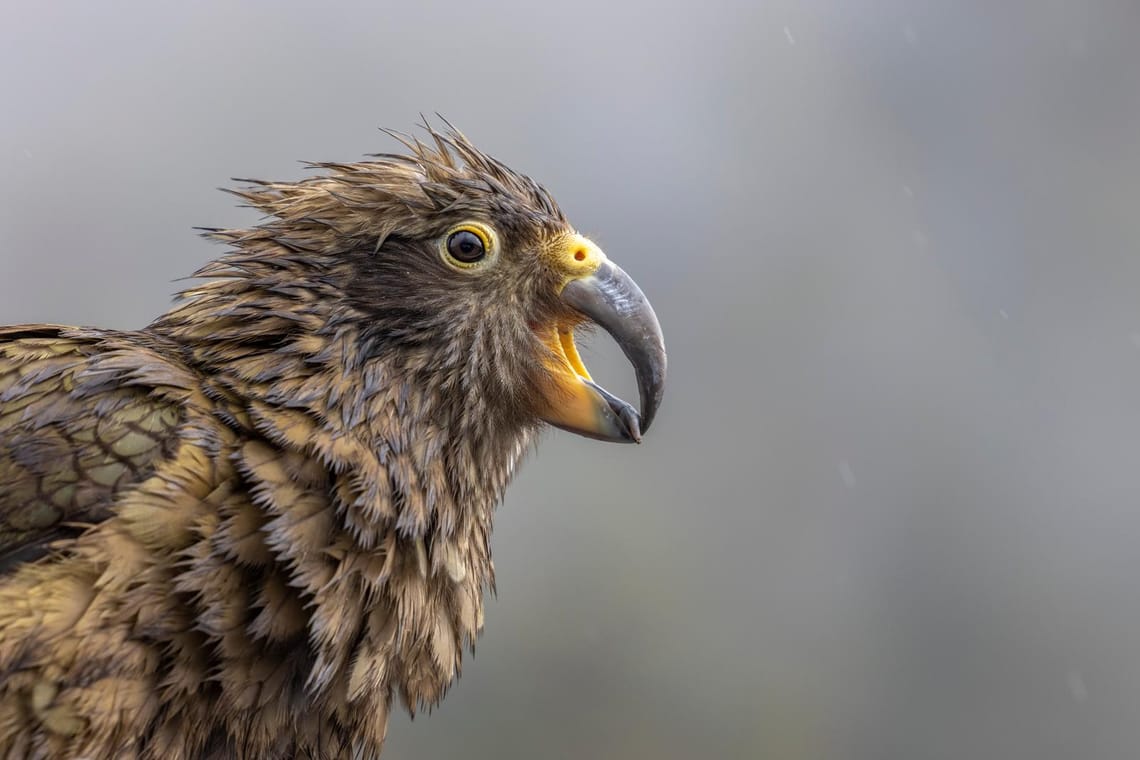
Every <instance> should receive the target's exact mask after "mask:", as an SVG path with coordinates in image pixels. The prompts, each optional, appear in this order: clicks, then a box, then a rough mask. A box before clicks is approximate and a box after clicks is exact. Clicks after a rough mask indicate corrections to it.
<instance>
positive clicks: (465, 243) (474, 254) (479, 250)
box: [447, 230, 487, 264]
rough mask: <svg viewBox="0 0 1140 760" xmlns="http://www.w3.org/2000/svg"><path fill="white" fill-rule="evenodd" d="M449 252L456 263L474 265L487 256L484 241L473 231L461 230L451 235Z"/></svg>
mask: <svg viewBox="0 0 1140 760" xmlns="http://www.w3.org/2000/svg"><path fill="white" fill-rule="evenodd" d="M447 252H448V253H450V254H451V258H453V259H455V260H456V261H462V262H463V263H464V264H473V263H475V262H476V261H478V260H479V259H481V258H483V257H484V256H486V255H487V247H486V246H485V245H483V240H482V239H481V238H480V237H479V236H478V235H476V234H475V233H474V232H472V231H471V230H460V231H459V232H453V233H451V236H450V237H449V238H448V239H447Z"/></svg>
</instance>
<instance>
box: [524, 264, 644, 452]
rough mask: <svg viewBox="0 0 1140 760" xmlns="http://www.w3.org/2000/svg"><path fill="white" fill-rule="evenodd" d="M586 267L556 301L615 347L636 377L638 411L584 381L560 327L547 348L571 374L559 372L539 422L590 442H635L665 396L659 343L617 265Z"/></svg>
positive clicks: (568, 334) (569, 336) (639, 297)
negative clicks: (554, 396)
mask: <svg viewBox="0 0 1140 760" xmlns="http://www.w3.org/2000/svg"><path fill="white" fill-rule="evenodd" d="M599 254H600V252H599ZM591 269H592V271H590V272H588V273H586V274H584V275H583V276H580V277H576V278H574V279H572V280H570V281H569V282H568V283H567V284H566V285H565V287H563V289H562V294H561V297H562V300H563V301H564V302H565V303H566V304H567V305H569V306H571V307H573V308H574V309H576V310H577V311H578V312H580V313H581V314H582V315H583V316H585V317H587V318H588V319H590V320H591V321H593V322H594V323H596V324H597V325H598V326H599V327H601V328H602V329H604V330H605V331H606V332H608V333H609V334H610V335H611V336H613V338H614V340H615V341H617V344H618V345H619V346H621V350H622V351H623V352H624V353H625V356H626V358H627V359H629V361H630V363H631V364H633V369H634V372H635V373H636V374H637V389H638V395H639V396H640V397H641V412H640V413H638V411H637V410H636V409H634V408H633V406H632V405H630V404H629V403H627V402H625V401H623V400H622V399H620V398H618V397H617V396H615V395H613V394H612V393H610V392H609V391H607V390H606V389H605V388H602V387H601V386H599V385H597V384H596V383H595V382H594V381H593V380H592V379H591V378H590V375H589V373H588V372H587V371H586V368H585V366H584V365H583V364H582V360H581V358H580V357H579V356H578V351H577V348H576V347H575V346H574V337H573V331H572V329H571V328H560V329H559V330H558V341H557V343H558V345H557V346H552V348H555V349H556V351H557V352H558V353H559V354H560V355H561V357H562V358H563V359H564V360H565V364H567V365H569V366H568V367H567V369H571V370H572V372H563V373H562V375H561V377H560V383H559V384H560V385H561V386H562V391H563V393H562V394H560V395H561V399H559V400H557V401H554V403H552V404H551V405H550V408H549V409H548V413H547V414H546V415H545V419H546V421H547V422H549V423H551V424H553V425H556V426H558V427H561V428H563V429H565V430H569V431H571V432H574V433H578V434H579V435H584V436H588V437H590V438H597V439H599V440H603V441H614V442H619V443H640V442H641V436H642V434H643V433H644V432H645V431H646V430H648V429H649V426H650V425H651V424H652V423H653V418H654V416H655V415H656V414H657V409H658V407H660V406H661V398H662V396H664V393H665V363H666V362H665V339H664V336H663V335H662V334H661V325H660V323H658V321H657V315H656V314H655V313H654V312H653V307H652V306H650V305H649V299H647V298H646V297H645V294H644V293H642V292H641V288H639V287H638V286H637V283H635V282H634V281H633V279H632V278H631V277H630V276H629V275H628V274H626V273H625V272H624V271H622V269H621V267H619V266H617V265H616V264H614V263H613V262H611V261H609V260H608V259H606V258H604V257H602V256H600V255H599V257H598V260H597V265H596V267H591Z"/></svg>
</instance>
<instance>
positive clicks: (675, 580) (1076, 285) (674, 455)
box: [0, 0, 1140, 760]
mask: <svg viewBox="0 0 1140 760" xmlns="http://www.w3.org/2000/svg"><path fill="white" fill-rule="evenodd" d="M1138 32H1140V5H1137V4H1136V3H1135V2H1120V3H1111V2H1083V3H1079V2H1046V1H1044V0H1041V1H1038V0H1024V1H1023V2H1004V3H986V2H982V1H981V0H975V1H974V2H954V1H952V0H946V1H945V2H940V3H916V2H902V1H901V0H867V1H866V2H841V3H840V2H822V1H820V2H808V1H801V2H792V1H790V0H789V1H785V2H761V1H757V2H751V3H743V2H740V3H733V2H725V1H724V0H719V1H717V0H714V1H713V2H701V3H697V2H695V1H694V2H688V3H676V2H664V3H662V2H649V1H648V0H645V1H643V2H634V3H620V2H613V1H612V0H611V1H610V2H597V1H594V0H588V1H587V2H572V3H571V2H564V3H556V4H536V3H532V2H521V1H519V2H513V1H512V0H497V1H496V2H492V3H488V4H481V3H471V2H455V3H449V4H437V3H417V2H412V1H411V0H405V1H404V2H400V3H392V2H370V3H359V4H338V5H335V6H334V5H329V6H325V5H323V4H317V3H302V2H296V1H295V0H294V1H293V2H288V3H278V2H244V3H229V2H220V1H216V0H215V1H213V2H194V3H187V2H179V3H158V2H151V3H141V2H140V3H134V4H127V3H115V2H100V3H88V2H27V1H24V0H6V1H5V2H4V3H3V5H2V6H0V265H2V268H0V273H2V276H0V322H34V321H48V322H63V323H79V324H97V325H103V326H113V327H140V326H142V325H145V324H146V323H147V322H148V321H149V320H150V319H151V318H152V317H153V316H155V315H156V314H158V313H160V312H161V311H162V310H164V309H165V308H166V307H167V305H168V304H169V302H170V297H171V295H172V293H173V292H174V291H175V290H176V289H177V287H178V286H177V284H176V283H174V280H175V278H178V277H181V276H185V275H188V274H189V273H190V272H192V271H193V270H194V269H195V268H196V267H197V266H199V265H200V264H202V263H203V262H204V261H206V260H207V259H208V258H210V257H211V256H213V255H216V254H217V253H219V249H217V248H215V247H213V246H211V245H210V244H208V243H206V242H204V241H202V240H199V239H198V238H196V237H195V235H194V233H193V232H192V231H191V229H190V228H191V227H192V226H194V225H223V226H225V225H246V224H251V223H253V222H254V221H255V220H256V218H255V216H254V215H253V214H252V212H249V211H248V210H242V209H238V208H236V206H235V200H234V199H233V198H231V197H229V196H226V195H224V194H222V193H219V192H216V191H214V189H213V188H215V187H217V186H220V185H226V184H229V182H228V178H229V177H231V176H256V177H265V178H281V179H289V178H296V177H298V176H301V174H302V169H301V167H300V166H299V164H298V163H296V159H314V160H321V159H332V160H351V159H354V158H357V157H359V156H360V155H361V154H364V153H367V152H376V151H382V150H389V149H391V148H392V147H393V143H392V142H391V141H390V140H389V139H388V138H386V137H385V136H384V135H382V134H381V133H379V132H377V131H376V127H378V126H388V127H394V128H398V129H410V128H411V127H412V126H413V124H414V123H415V122H416V121H417V120H418V115H419V113H420V112H421V111H423V112H425V113H429V114H430V113H432V112H435V111H439V112H441V113H443V114H444V115H446V116H447V117H448V118H450V119H451V120H453V121H454V122H455V123H456V124H457V125H458V126H459V127H460V128H461V129H463V130H464V131H465V132H466V133H467V134H468V135H469V136H470V137H472V139H474V140H475V141H476V143H477V144H479V145H480V146H482V147H483V148H484V149H486V150H488V151H489V152H491V153H492V154H494V155H496V156H498V157H499V158H501V159H503V160H505V161H506V162H508V163H509V164H511V165H512V166H514V167H516V168H518V169H520V170H522V171H524V172H526V173H529V174H531V175H532V176H534V177H536V178H537V179H539V180H540V181H541V182H543V183H544V184H546V185H547V186H548V187H550V188H551V189H552V190H553V191H554V193H555V194H556V196H557V197H558V198H559V200H560V202H561V203H562V205H563V207H564V209H565V210H566V211H567V212H568V213H569V214H570V216H571V218H572V220H574V222H575V223H576V225H577V226H578V227H579V228H580V229H581V230H582V231H583V232H585V233H587V234H590V235H592V236H593V237H594V238H595V239H596V240H597V241H598V242H599V243H600V244H601V245H602V246H603V247H604V248H605V249H606V250H607V252H608V253H609V254H610V256H611V257H612V258H614V259H615V260H617V261H619V262H620V263H621V264H622V265H623V266H624V267H625V268H626V269H627V270H628V271H630V272H631V273H632V274H633V275H634V276H635V277H636V279H637V280H638V281H639V282H640V284H641V285H642V287H643V288H644V289H645V291H646V292H647V293H648V294H649V295H650V297H651V298H652V300H653V302H654V304H655V306H656V308H657V311H658V314H659V315H660V317H661V321H662V323H663V325H664V327H665V331H666V335H667V338H668V344H669V349H670V372H671V376H670V388H669V393H668V395H667V397H666V403H665V407H664V410H663V412H662V414H661V416H660V418H659V420H660V421H659V422H658V423H657V425H656V427H655V429H654V430H653V431H652V432H651V434H650V435H649V436H648V439H647V440H646V443H645V444H644V445H643V446H641V447H617V446H605V445H601V444H596V443H593V442H590V441H587V440H585V439H582V438H576V437H572V436H569V435H566V434H561V433H559V434H551V435H549V436H547V439H546V440H545V441H544V442H543V444H542V446H541V447H540V449H539V452H538V454H537V456H536V457H533V458H532V460H531V461H529V462H528V464H527V466H526V467H525V468H524V469H523V471H522V474H521V475H520V476H519V478H518V479H517V481H516V482H515V484H514V486H513V487H512V489H511V491H510V493H509V496H508V498H507V501H506V503H505V504H504V505H503V507H502V508H501V509H500V511H499V513H498V519H497V532H496V535H495V543H494V546H495V552H496V565H497V568H498V581H499V583H498V586H499V596H498V599H497V601H494V602H493V603H492V604H491V605H490V608H489V610H488V615H487V632H486V634H485V636H484V637H483V639H482V640H481V642H480V644H479V648H478V654H477V656H476V657H475V658H474V659H472V660H468V661H467V663H466V667H465V673H464V676H463V678H462V679H461V680H460V682H459V683H458V685H457V686H456V687H455V688H454V689H453V690H452V692H451V693H450V695H449V697H448V698H447V699H446V701H445V702H444V703H443V706H442V707H441V708H439V709H438V710H436V711H435V712H434V713H433V714H432V715H430V716H422V717H419V718H417V719H416V720H415V721H414V722H411V721H408V720H407V719H406V718H403V719H399V720H397V721H396V722H395V723H394V725H393V727H392V730H391V732H390V734H389V736H390V739H389V745H388V752H387V755H389V756H390V757H392V758H393V759H400V758H446V757H463V758H483V757H485V758H503V757H508V758H514V757H517V758H691V757H711V758H720V757H723V758H737V757H739V758H776V759H778V760H781V759H783V758H811V759H814V758H829V759H830V758H837V759H847V758H856V759H860V760H861V759H864V758H865V759H867V760H879V759H891V760H893V759H895V758H897V759H898V760H910V759H912V758H923V759H925V758H932V759H933V758H946V759H947V760H957V759H959V758H1003V759H1004V758H1135V757H1137V756H1138V755H1140V594H1138V592H1137V579H1138V578H1140V299H1138V297H1137V294H1138V293H1140V252H1138V251H1137V242H1138V241H1140V214H1138V213H1137V204H1138V199H1140V78H1138V77H1140V45H1138V44H1137V42H1136V40H1137V34H1138ZM586 360H587V362H588V363H590V364H591V365H592V367H593V368H594V369H595V370H596V374H598V375H600V376H601V378H602V379H603V380H604V381H605V382H606V383H607V384H608V385H610V386H611V388H612V389H613V390H615V391H617V392H619V393H623V394H628V393H630V392H631V391H632V389H633V378H632V371H631V370H630V369H629V367H628V365H626V364H625V362H624V360H623V359H622V358H621V356H620V353H619V352H618V351H617V349H616V348H614V347H613V346H612V344H611V343H609V342H608V341H607V340H606V339H604V336H603V337H600V338H599V339H597V340H595V346H594V348H593V349H592V350H591V351H590V352H589V353H587V355H586Z"/></svg>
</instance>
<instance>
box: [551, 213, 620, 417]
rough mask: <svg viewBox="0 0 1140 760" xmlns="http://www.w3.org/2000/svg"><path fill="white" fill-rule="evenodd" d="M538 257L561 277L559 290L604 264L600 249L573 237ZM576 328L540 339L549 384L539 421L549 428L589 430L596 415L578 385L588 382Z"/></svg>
mask: <svg viewBox="0 0 1140 760" xmlns="http://www.w3.org/2000/svg"><path fill="white" fill-rule="evenodd" d="M542 257H543V258H544V259H546V262H547V266H549V267H550V268H551V269H553V270H554V271H556V272H558V273H560V274H562V275H563V278H564V279H563V283H562V286H563V287H565V285H566V283H568V282H570V281H571V280H575V279H578V278H581V277H588V276H590V275H592V274H593V273H594V272H596V271H597V270H598V267H599V266H601V264H602V262H603V261H605V260H606V255H605V254H604V253H602V249H601V248H599V247H598V246H597V245H595V244H594V243H593V241H591V240H589V239H588V238H586V237H584V236H582V235H579V234H577V233H569V234H566V235H562V236H560V237H558V238H556V239H555V240H553V241H551V243H550V245H549V246H547V248H546V249H545V251H543V253H542ZM576 324H577V323H572V324H559V325H551V326H550V327H549V328H546V329H544V330H543V334H542V336H541V337H542V342H543V343H544V344H545V345H546V347H547V348H548V349H550V353H549V354H548V355H547V356H546V365H547V368H548V369H549V370H550V377H551V380H552V383H551V387H549V388H548V389H547V390H546V393H545V394H544V395H545V400H546V407H547V408H546V409H545V410H544V414H543V417H544V418H545V419H546V421H547V422H549V423H551V424H552V425H558V426H559V427H564V428H569V429H582V428H589V427H592V426H593V425H594V424H595V422H594V418H595V417H596V414H597V411H596V406H597V401H596V398H595V396H596V394H595V393H594V392H593V390H592V389H591V388H590V387H589V386H587V385H586V384H585V383H583V382H582V380H583V379H585V380H591V379H592V378H591V377H590V373H589V371H587V369H586V365H585V364H583V363H582V357H581V356H579V354H578V347H577V346H576V345H574V327H575V325H576Z"/></svg>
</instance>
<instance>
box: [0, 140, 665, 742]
mask: <svg viewBox="0 0 1140 760" xmlns="http://www.w3.org/2000/svg"><path fill="white" fill-rule="evenodd" d="M428 133H429V135H430V137H431V138H432V139H431V141H430V144H423V143H421V142H420V141H418V140H415V139H412V138H400V139H401V140H402V141H403V142H404V144H405V145H406V146H407V147H408V148H409V154H408V155H406V156H405V155H388V154H384V155H380V156H375V157H372V158H371V159H370V160H368V161H364V162H361V163H353V164H317V165H314V166H315V168H317V169H319V170H321V171H322V172H323V173H322V174H321V175H320V176H316V177H312V178H309V179H306V180H303V181H300V182H295V183H271V182H247V183H246V187H245V188H244V189H241V190H237V191H235V192H236V193H237V195H239V196H240V197H241V198H243V199H244V200H245V201H246V202H247V203H249V204H250V205H251V206H253V207H255V208H257V209H259V210H261V211H262V212H264V213H265V214H266V215H267V220H266V221H265V222H264V223H263V224H262V225H261V226H258V227H255V228H253V229H248V230H209V231H208V232H207V234H208V235H209V236H210V237H212V238H213V239H215V240H219V241H221V242H223V243H225V244H227V245H228V246H229V247H230V250H229V251H228V252H227V253H225V254H224V255H223V256H222V257H220V258H219V259H218V260H216V261H215V262H213V263H211V264H209V265H207V266H206V267H204V268H203V269H202V270H201V271H200V272H198V276H199V277H202V278H206V282H204V283H203V284H200V285H198V286H196V287H192V288H190V289H189V290H187V291H185V292H184V293H183V294H182V297H181V299H180V302H179V303H178V304H177V305H176V306H175V307H174V308H173V309H172V310H171V311H170V312H169V313H167V314H166V315H164V316H162V317H160V318H159V319H158V320H156V321H155V322H154V323H152V324H151V325H150V326H149V327H147V328H146V329H144V330H141V331H137V332H116V331H111V330H98V329H86V328H82V329H81V328H74V327H60V326H50V325H32V326H21V327H11V328H0V757H7V758H79V757H91V758H104V757H107V758H111V757H114V758H154V759H156V760H157V759H159V758H162V759H163V760H176V759H178V758H232V757H238V758H293V757H298V758H335V757H359V758H372V757H376V756H377V755H378V754H379V752H380V748H381V745H382V743H383V740H384V734H385V730H386V726H387V717H388V711H389V707H390V703H391V701H392V699H393V698H397V699H399V700H400V701H401V702H402V703H403V704H404V705H405V706H406V707H407V709H409V710H413V711H414V710H415V709H417V708H420V707H423V706H430V705H433V704H436V703H437V702H438V701H439V700H440V699H441V698H442V696H443V695H444V692H445V691H446V689H447V688H448V686H449V684H451V682H452V681H453V680H454V679H455V678H456V676H457V675H458V674H459V671H460V666H461V662H462V653H463V651H464V649H466V648H468V647H469V646H470V644H471V643H472V641H473V640H474V639H475V637H476V636H477V635H478V634H479V632H480V631H481V629H482V627H483V595H484V592H485V591H486V590H487V589H488V588H490V587H492V586H493V583H494V568H493V565H492V563H491V556H490V549H489V545H488V540H489V536H490V532H491V519H492V512H493V508H494V506H495V504H496V503H497V502H498V501H499V499H500V498H501V496H502V493H503V490H504V488H505V487H506V485H507V482H508V481H509V480H510V478H511V475H512V473H513V471H514V469H515V466H516V464H517V462H518V461H519V458H520V456H521V455H522V454H523V452H524V450H526V448H527V447H528V444H529V443H530V442H531V441H532V438H533V435H534V433H535V432H536V431H537V430H538V429H539V428H540V427H541V426H542V425H543V424H544V422H550V423H553V424H556V425H559V426H562V427H566V428H569V429H572V430H575V431H577V432H580V433H583V434H586V435H590V436H593V437H599V438H604V439H608V440H622V441H628V440H639V439H640V430H639V422H640V423H642V424H641V426H642V427H645V426H648V423H649V421H650V419H651V417H652V415H653V411H654V410H655V408H656V406H657V404H658V403H659V401H660V395H661V387H662V383H663V379H664V351H663V348H662V345H661V340H660V332H659V329H658V328H657V325H656V319H655V318H653V316H652V310H651V309H650V308H649V306H648V303H647V302H645V300H644V298H643V297H642V296H641V294H640V291H638V290H637V289H636V286H633V285H632V282H631V281H629V280H628V278H627V277H626V276H625V275H624V273H622V272H621V271H620V270H619V269H617V268H616V267H613V266H612V265H611V264H609V263H608V261H606V260H605V257H604V256H603V255H602V254H601V252H600V251H599V250H598V249H597V248H596V246H593V244H592V243H590V242H589V241H587V240H586V239H585V238H582V237H581V236H579V235H577V234H576V233H574V231H573V230H572V228H571V227H570V226H569V224H568V222H567V220H566V219H565V217H564V216H563V214H562V213H561V212H560V211H559V209H558V207H557V205H555V203H554V201H553V200H552V199H551V197H550V196H549V195H548V194H547V193H546V191H545V190H543V189H542V188H541V187H539V186H538V185H537V184H535V183H534V182H533V181H531V180H529V179H528V178H526V177H524V176H522V175H519V174H516V173H515V172H513V171H511V170H510V169H508V168H506V167H505V166H503V165H502V164H501V163H499V162H498V161H496V160H494V159H492V158H490V157H488V156H487V155H485V154H483V153H481V152H480V151H478V150H477V149H476V148H474V147H473V146H472V145H471V143H470V142H468V141H467V140H466V138H464V137H463V136H462V135H460V134H458V133H456V132H454V131H449V132H446V133H439V132H436V131H434V130H432V129H430V128H429V129H428ZM480 254H482V255H480ZM588 319H589V320H593V321H595V322H597V323H598V324H600V325H601V326H603V327H604V328H606V329H607V330H608V331H610V332H611V333H612V334H613V335H614V336H615V337H616V338H617V339H618V341H619V343H621V344H622V346H623V348H625V349H626V353H627V355H629V356H630V358H631V360H632V361H633V363H634V365H635V367H636V368H637V372H638V378H639V383H640V390H641V391H642V413H641V417H640V418H639V417H638V414H637V412H636V411H634V410H632V408H631V407H629V405H627V404H625V403H624V402H621V401H620V400H619V399H616V398H615V397H613V396H612V395H610V394H608V393H606V392H605V391H604V390H602V389H600V388H598V387H597V386H595V385H593V383H592V382H590V381H589V378H588V375H587V374H586V372H585V369H584V367H582V366H581V362H580V360H579V359H578V356H577V352H576V351H575V349H574V345H573V340H572V338H570V336H571V334H572V330H573V328H574V327H575V326H577V325H579V324H580V323H582V322H584V321H587V320H588Z"/></svg>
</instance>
